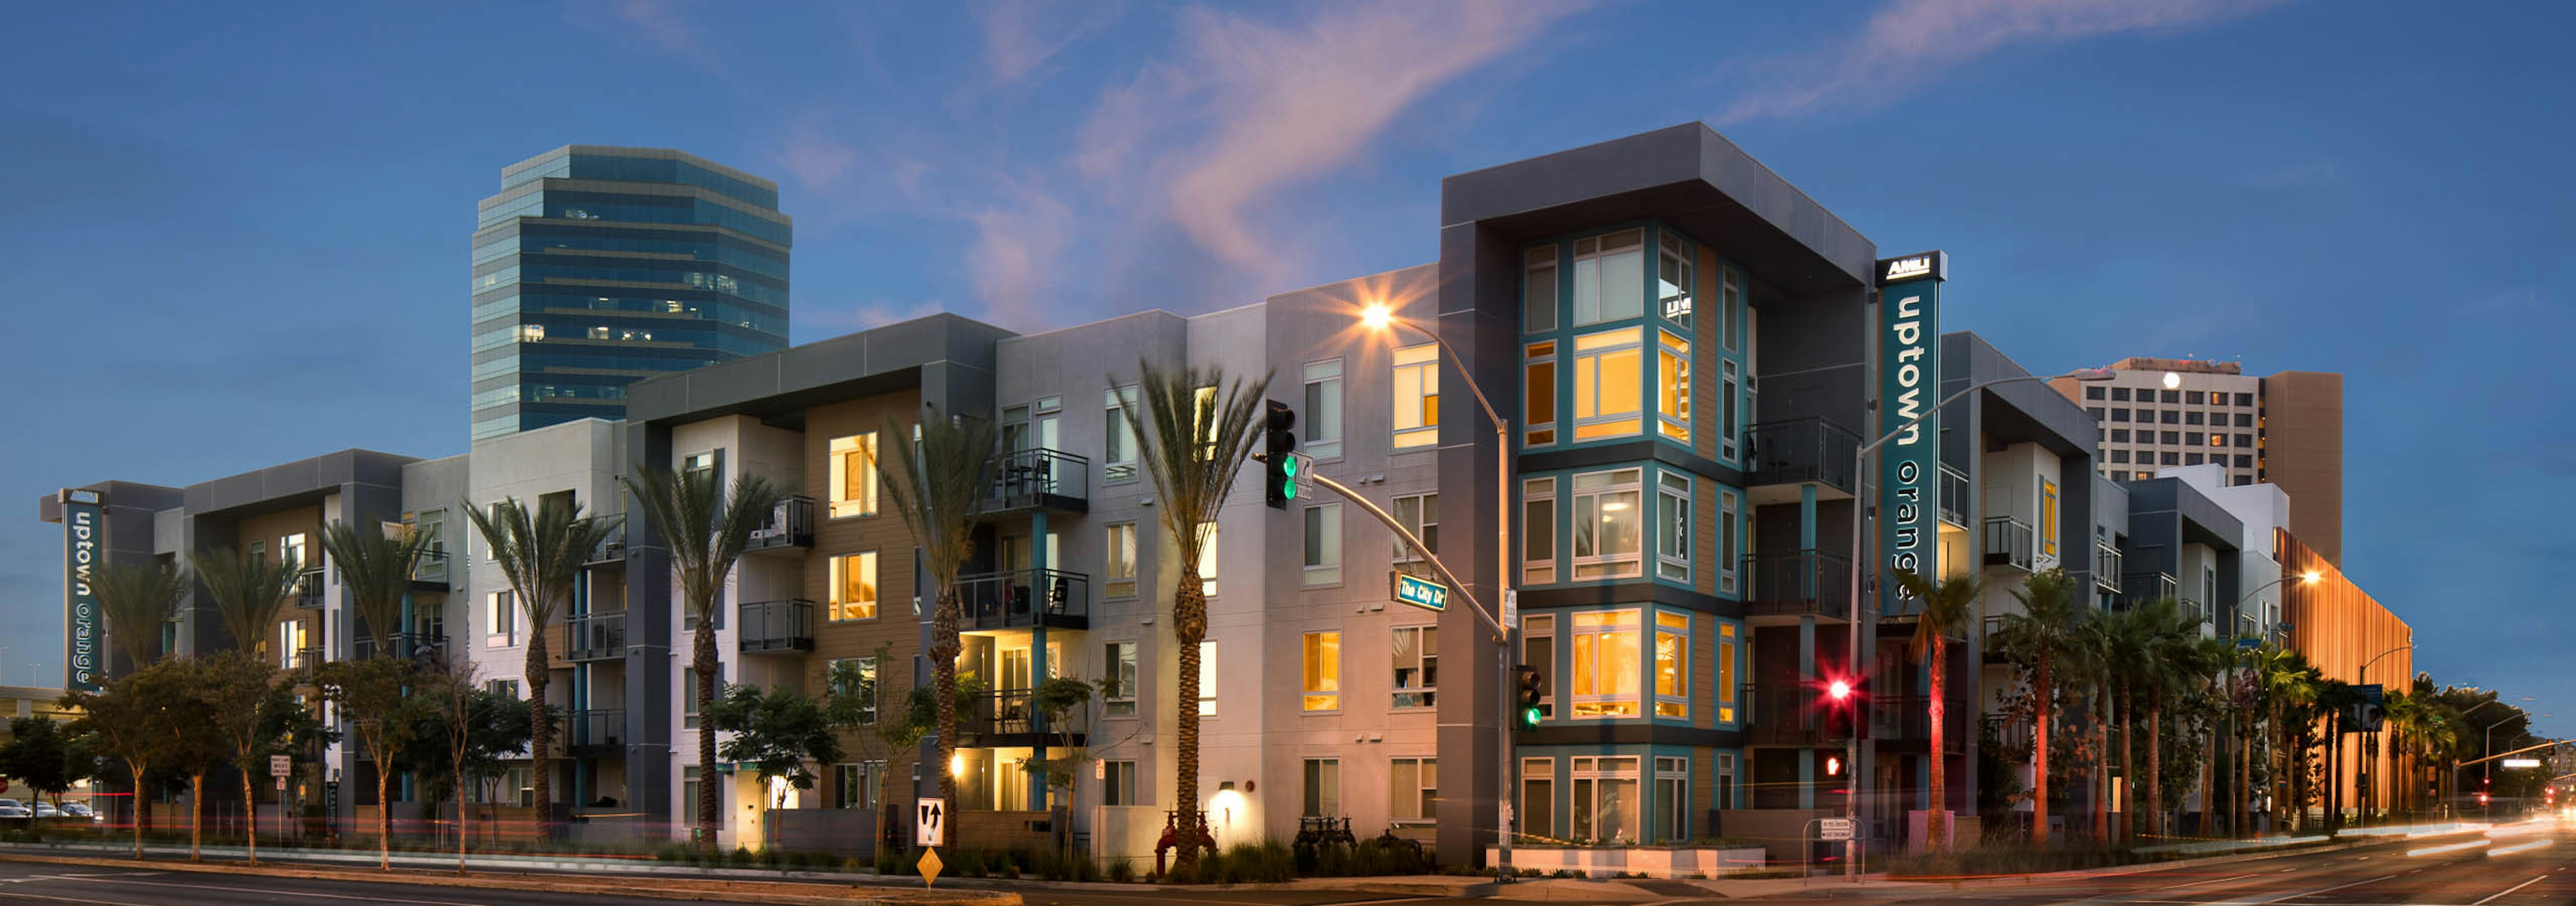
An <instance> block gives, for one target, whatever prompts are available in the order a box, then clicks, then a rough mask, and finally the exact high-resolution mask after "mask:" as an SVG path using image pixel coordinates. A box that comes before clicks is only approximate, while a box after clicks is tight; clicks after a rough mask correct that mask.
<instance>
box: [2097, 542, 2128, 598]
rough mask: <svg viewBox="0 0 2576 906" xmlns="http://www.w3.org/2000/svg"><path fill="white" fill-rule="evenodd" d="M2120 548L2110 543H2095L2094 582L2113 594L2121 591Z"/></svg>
mask: <svg viewBox="0 0 2576 906" xmlns="http://www.w3.org/2000/svg"><path fill="white" fill-rule="evenodd" d="M2120 578H2121V576H2120V549H2119V548H2116V547H2112V546H2110V545H2108V544H2099V543H2097V544H2095V545H2093V584H2094V586H2096V587H2098V588H2100V589H2102V590H2103V591H2107V592H2110V593H2112V594H2115V595H2116V594H2119V593H2120Z"/></svg>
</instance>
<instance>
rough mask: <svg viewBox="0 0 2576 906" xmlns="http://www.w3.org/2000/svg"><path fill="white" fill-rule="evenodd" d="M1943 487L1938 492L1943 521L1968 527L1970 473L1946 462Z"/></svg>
mask: <svg viewBox="0 0 2576 906" xmlns="http://www.w3.org/2000/svg"><path fill="white" fill-rule="evenodd" d="M1940 483H1941V489H1940V493H1939V494H1938V497H1939V500H1940V507H1941V521H1943V522H1947V523H1949V524H1951V525H1955V526H1958V527H1960V528H1967V527H1968V475H1967V473H1965V472H1961V471H1959V470H1957V469H1953V468H1951V467H1950V466H1949V465H1948V464H1946V463H1944V464H1943V465H1942V466H1941V476H1940Z"/></svg>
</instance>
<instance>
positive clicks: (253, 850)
mask: <svg viewBox="0 0 2576 906" xmlns="http://www.w3.org/2000/svg"><path fill="white" fill-rule="evenodd" d="M242 763H243V764H249V763H250V759H248V758H244V759H242ZM241 778H242V817H244V818H247V819H249V820H248V821H247V822H245V823H246V824H247V825H248V827H247V828H246V829H247V830H249V831H250V864H252V865H257V864H259V797H258V796H256V795H254V794H253V793H252V791H251V784H250V770H249V769H247V768H245V769H243V770H242V772H241Z"/></svg>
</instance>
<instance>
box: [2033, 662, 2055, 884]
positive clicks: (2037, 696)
mask: <svg viewBox="0 0 2576 906" xmlns="http://www.w3.org/2000/svg"><path fill="white" fill-rule="evenodd" d="M2048 661H2049V659H2048V658H2046V657H2041V658H2040V659H2039V670H2038V676H2037V678H2035V679H2033V680H2032V681H2031V711H2030V717H2031V719H2030V727H2031V730H2030V733H2031V738H2032V740H2033V741H2032V743H2031V769H2030V790H2031V793H2030V844H2031V845H2032V846H2037V847H2042V848H2045V847H2047V846H2048V712H2049V711H2050V710H2051V709H2050V708H2049V702H2048V692H2049V689H2048V668H2049V663H2048Z"/></svg>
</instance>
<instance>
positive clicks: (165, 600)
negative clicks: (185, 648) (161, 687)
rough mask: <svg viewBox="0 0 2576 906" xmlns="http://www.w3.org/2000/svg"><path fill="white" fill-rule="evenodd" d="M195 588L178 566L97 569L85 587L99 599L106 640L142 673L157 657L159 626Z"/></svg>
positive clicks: (135, 565)
mask: <svg viewBox="0 0 2576 906" xmlns="http://www.w3.org/2000/svg"><path fill="white" fill-rule="evenodd" d="M193 584H194V583H193V582H192V581H191V580H190V579H189V578H188V577H187V575H185V574H183V573H181V572H180V571H179V570H178V569H177V568H176V567H173V566H170V565H169V564H165V563H159V562H153V563H122V564H109V565H107V566H103V567H100V568H99V569H97V570H96V571H94V572H92V573H91V574H90V582H89V587H90V592H91V593H92V594H93V595H96V596H97V597H98V609H99V615H101V616H104V617H106V618H107V637H108V640H109V641H112V642H115V643H116V647H117V648H118V649H119V650H121V651H124V652H125V656H126V657H127V658H130V659H132V660H133V661H134V668H135V669H137V670H140V669H143V668H145V667H149V666H151V665H152V662H153V661H155V660H158V659H159V658H160V657H161V655H162V653H163V652H162V651H161V627H163V626H165V625H168V624H169V622H170V618H171V616H172V615H174V614H175V613H177V611H178V607H179V601H180V599H182V598H186V597H187V596H188V593H189V592H190V591H193V590H194V588H193V587H192V586H193Z"/></svg>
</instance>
